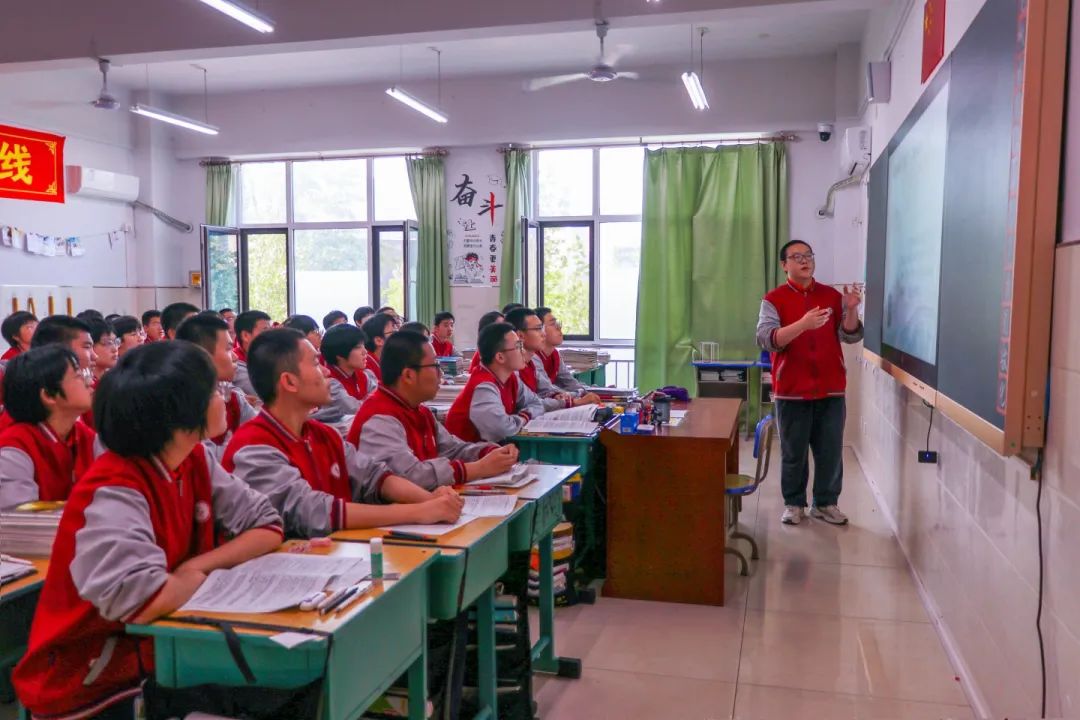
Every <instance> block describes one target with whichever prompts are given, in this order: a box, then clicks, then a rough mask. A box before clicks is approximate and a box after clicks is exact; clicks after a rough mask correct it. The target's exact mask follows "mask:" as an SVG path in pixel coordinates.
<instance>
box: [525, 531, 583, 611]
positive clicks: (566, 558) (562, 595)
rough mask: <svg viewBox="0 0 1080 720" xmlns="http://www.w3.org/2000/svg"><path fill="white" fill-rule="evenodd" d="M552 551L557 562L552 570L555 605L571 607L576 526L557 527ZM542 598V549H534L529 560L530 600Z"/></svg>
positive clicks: (553, 535)
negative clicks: (571, 565) (570, 593)
mask: <svg viewBox="0 0 1080 720" xmlns="http://www.w3.org/2000/svg"><path fill="white" fill-rule="evenodd" d="M552 550H553V553H552V554H553V557H554V560H555V563H554V567H553V568H552V581H553V583H554V590H555V604H556V605H569V604H570V602H571V600H570V595H569V593H568V591H569V590H572V589H573V588H572V587H571V578H572V574H571V571H570V570H571V568H570V560H571V558H573V556H574V526H573V525H572V524H570V523H568V522H564V523H560V524H558V525H556V526H555V530H554V531H553V532H552ZM539 598H540V548H538V547H535V546H534V547H533V549H532V556H531V557H530V558H529V600H530V601H532V602H536V601H538V600H539Z"/></svg>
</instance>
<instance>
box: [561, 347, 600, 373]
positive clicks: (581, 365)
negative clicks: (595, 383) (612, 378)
mask: <svg viewBox="0 0 1080 720" xmlns="http://www.w3.org/2000/svg"><path fill="white" fill-rule="evenodd" d="M559 355H560V356H561V357H562V361H563V362H564V363H566V364H567V365H569V366H570V367H571V368H572V369H573V370H574V372H584V371H586V370H592V369H593V368H596V367H599V366H600V358H599V357H598V353H597V351H596V350H593V349H591V348H579V347H574V348H568V347H563V348H560V349H559Z"/></svg>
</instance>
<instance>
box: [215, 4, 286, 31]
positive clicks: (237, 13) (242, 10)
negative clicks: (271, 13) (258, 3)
mask: <svg viewBox="0 0 1080 720" xmlns="http://www.w3.org/2000/svg"><path fill="white" fill-rule="evenodd" d="M200 2H202V3H204V4H206V5H209V6H210V7H212V8H214V9H215V10H217V11H218V12H222V13H225V14H226V15H228V16H229V17H231V18H232V19H233V20H239V21H240V22H242V23H244V24H245V25H247V26H248V27H250V28H253V29H255V30H258V31H259V32H261V33H272V32H274V25H273V23H271V22H270V19H269V18H267V17H264V16H263V15H260V14H259V13H257V12H255V11H254V10H252V9H251V8H248V7H245V6H244V5H242V4H241V3H238V2H233V0H200Z"/></svg>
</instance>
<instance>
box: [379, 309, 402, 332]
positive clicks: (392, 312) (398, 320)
mask: <svg viewBox="0 0 1080 720" xmlns="http://www.w3.org/2000/svg"><path fill="white" fill-rule="evenodd" d="M375 314H376V315H389V316H390V317H392V318H394V322H396V323H397V326H398V329H399V330H400V329H401V322H402V320H401V316H400V315H398V311H397V310H395V309H394V308H392V307H390V306H389V305H383V306H382V307H381V308H379V309H378V310H376V311H375Z"/></svg>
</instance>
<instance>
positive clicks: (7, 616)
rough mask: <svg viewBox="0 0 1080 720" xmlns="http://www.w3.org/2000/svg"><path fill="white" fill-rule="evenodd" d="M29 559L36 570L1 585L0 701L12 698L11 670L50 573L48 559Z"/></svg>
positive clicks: (21, 652) (8, 700)
mask: <svg viewBox="0 0 1080 720" xmlns="http://www.w3.org/2000/svg"><path fill="white" fill-rule="evenodd" d="M31 562H33V563H34V568H35V569H36V570H37V572H36V573H34V574H33V575H29V576H27V577H24V578H21V579H19V580H15V581H14V582H10V583H8V584H7V585H4V586H2V587H0V702H5V703H6V702H11V701H12V700H14V699H15V690H14V688H12V687H11V671H12V669H14V667H15V665H16V664H18V662H19V660H21V659H22V656H23V653H25V652H26V641H27V640H28V639H29V638H30V622H31V621H32V620H33V619H34V610H35V609H37V599H38V593H40V592H41V586H42V585H43V584H44V583H45V575H46V574H48V572H49V561H48V559H45V558H42V559H34V560H32V561H31Z"/></svg>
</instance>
